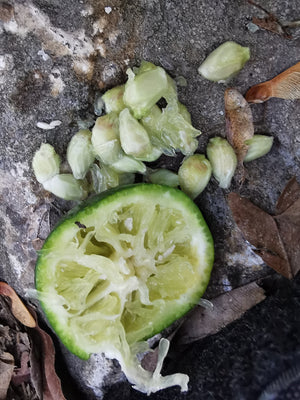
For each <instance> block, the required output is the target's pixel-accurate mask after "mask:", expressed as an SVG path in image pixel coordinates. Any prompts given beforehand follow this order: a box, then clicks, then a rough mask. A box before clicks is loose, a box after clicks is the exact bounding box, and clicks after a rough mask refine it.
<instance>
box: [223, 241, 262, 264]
mask: <svg viewBox="0 0 300 400" xmlns="http://www.w3.org/2000/svg"><path fill="white" fill-rule="evenodd" d="M224 261H225V263H226V264H227V265H237V264H240V265H243V266H244V267H247V268H253V267H257V266H260V265H263V264H264V262H263V260H262V258H261V257H259V256H258V255H257V254H255V253H254V251H252V249H251V247H250V243H249V246H247V247H246V246H245V247H244V248H243V249H242V251H240V252H237V253H227V254H226V255H225V260H224Z"/></svg>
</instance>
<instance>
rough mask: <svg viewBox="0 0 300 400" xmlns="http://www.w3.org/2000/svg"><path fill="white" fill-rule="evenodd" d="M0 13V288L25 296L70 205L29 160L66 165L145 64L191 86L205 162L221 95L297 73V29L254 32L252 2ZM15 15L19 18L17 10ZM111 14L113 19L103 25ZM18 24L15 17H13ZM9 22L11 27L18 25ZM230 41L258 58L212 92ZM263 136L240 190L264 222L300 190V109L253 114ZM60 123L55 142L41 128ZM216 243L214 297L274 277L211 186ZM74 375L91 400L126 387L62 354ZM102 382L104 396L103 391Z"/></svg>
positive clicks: (55, 5)
mask: <svg viewBox="0 0 300 400" xmlns="http://www.w3.org/2000/svg"><path fill="white" fill-rule="evenodd" d="M263 3H264V4H263V5H264V8H266V9H268V10H270V11H271V12H273V13H274V14H276V15H277V16H278V18H279V19H280V20H295V19H297V18H299V4H298V1H297V0H292V1H289V2H287V1H286V2H282V1H279V0H275V1H271V0H267V1H265V2H263ZM6 4H8V6H7V5H6V6H5V7H4V8H3V7H2V6H1V7H0V19H1V21H2V22H1V25H0V48H1V54H0V90H1V99H0V104H1V142H0V149H1V159H0V167H1V169H0V196H1V208H0V221H1V231H0V234H1V244H0V254H1V261H2V262H1V266H0V277H1V279H3V280H6V281H7V282H8V283H9V284H11V285H12V286H13V287H14V288H15V289H16V290H17V291H18V293H19V294H20V295H22V296H24V295H25V294H26V292H27V290H28V289H32V288H33V287H34V266H35V261H36V257H37V253H36V250H38V249H39V248H40V247H41V245H42V242H43V240H44V239H45V238H46V237H47V235H48V234H49V232H50V230H51V229H52V227H53V226H54V224H55V223H56V222H57V221H58V220H59V218H60V217H61V216H62V214H63V213H65V212H66V211H67V210H68V209H70V208H71V207H72V206H73V205H74V204H73V203H70V202H64V201H60V200H57V199H55V198H54V197H53V196H51V195H49V194H47V193H46V192H45V191H44V190H43V189H42V187H41V186H40V185H39V184H38V183H37V182H36V181H35V179H34V176H33V174H32V170H31V160H32V157H33V154H34V152H35V151H36V149H37V148H38V147H39V146H40V144H41V142H48V143H50V144H52V145H54V147H55V148H56V150H57V152H58V153H59V154H60V155H61V157H62V158H63V159H65V153H66V147H67V144H68V142H69V140H70V138H71V136H72V135H73V134H74V133H75V132H76V130H77V127H78V125H77V121H79V120H90V119H91V116H92V117H93V118H96V116H94V114H93V110H94V109H93V107H94V96H95V93H98V92H99V91H104V90H105V89H106V88H109V87H112V86H113V85H116V84H119V83H121V82H124V81H125V71H126V68H127V66H128V65H130V66H134V65H136V64H137V63H138V62H139V61H140V60H142V59H146V60H149V61H152V62H154V63H156V64H159V65H161V66H163V67H164V68H166V69H167V71H168V72H169V73H170V75H171V76H172V77H174V78H175V77H178V76H183V77H184V78H185V79H186V81H187V86H181V87H179V89H178V91H179V98H180V100H181V101H182V102H183V103H184V104H186V105H187V107H188V109H189V110H190V112H191V114H192V120H193V123H194V125H195V127H196V128H199V129H201V131H202V132H203V134H202V135H201V136H200V138H199V147H198V150H199V152H205V148H206V145H207V142H208V140H209V138H210V137H213V136H217V135H223V136H224V134H225V121H224V101H223V96H224V90H225V88H226V87H229V86H234V87H236V88H238V89H239V90H240V91H241V92H242V93H245V92H246V90H247V89H248V88H249V87H250V86H252V85H254V84H256V83H259V82H261V81H264V80H267V79H270V78H272V77H274V76H275V75H276V74H278V73H280V72H282V71H283V70H284V69H286V68H288V67H290V66H291V65H293V64H295V63H296V62H297V61H299V50H300V29H299V28H294V29H291V30H290V32H291V34H292V35H293V38H292V39H291V40H287V39H285V38H283V37H281V36H279V35H275V34H272V33H270V32H267V31H264V30H262V29H259V30H258V31H256V32H251V31H249V29H248V28H247V26H248V24H249V22H250V21H251V18H252V16H258V17H264V16H265V15H264V13H263V12H262V11H261V10H259V9H257V8H255V7H254V6H252V5H250V4H249V3H247V2H246V1H242V0H239V1H232V0H231V1H230V0H226V1H223V2H220V1H216V0H204V1H201V2H198V1H193V0H185V1H183V2H182V1H181V2H180V1H177V0H176V1H171V0H131V1H125V2H124V1H121V0H109V1H103V0H100V1H99V0H73V1H72V2H62V1H57V0H32V1H29V0H26V1H21V0H20V1H18V0H15V1H12V0H7V1H6ZM9 5H11V6H13V9H14V10H13V12H12V9H11V7H9ZM105 7H111V9H112V11H111V12H110V13H109V14H107V13H106V12H105ZM12 16H13V17H12ZM11 17H12V18H11ZM226 40H233V41H236V42H238V43H240V44H241V45H244V46H249V47H250V51H251V58H250V60H249V62H248V63H247V64H246V65H245V67H244V69H243V70H242V71H241V72H240V73H239V74H238V75H237V76H236V77H235V78H234V79H233V80H232V81H230V82H228V83H226V84H217V83H212V82H209V81H207V80H205V79H204V78H202V77H201V76H200V75H199V74H198V73H197V68H198V67H199V65H200V64H201V63H202V61H203V60H204V59H205V58H206V56H207V55H208V54H209V53H210V52H211V51H212V50H214V49H215V48H216V47H217V46H219V45H220V44H221V43H223V42H224V41H226ZM252 110H253V114H254V122H255V131H256V133H265V134H269V135H273V136H274V138H275V140H274V146H273V149H272V151H271V152H270V153H269V154H268V155H266V156H265V157H263V158H261V159H259V160H256V161H253V162H251V163H249V164H247V179H246V182H245V184H244V186H243V187H242V188H239V186H238V185H237V184H236V183H235V182H233V185H232V187H231V188H230V190H237V191H239V192H240V193H241V194H242V195H245V196H247V197H249V198H250V199H251V200H252V201H253V202H254V203H256V204H257V205H259V206H260V207H262V208H263V209H265V210H266V211H268V212H272V211H274V206H275V202H276V199H277V198H278V196H279V194H280V192H281V190H282V189H283V187H284V186H285V184H286V182H287V181H288V180H289V178H291V177H292V176H293V175H295V176H297V177H298V179H299V178H300V167H299V165H300V163H299V161H300V114H299V100H297V101H284V100H280V99H271V100H269V101H268V102H267V103H265V104H259V105H253V106H252ZM53 120H59V121H61V122H62V123H61V125H60V126H58V127H56V128H55V129H53V130H42V129H39V128H38V127H37V126H36V124H37V122H46V123H49V122H51V121H53ZM181 160H182V157H181V156H180V155H178V157H176V158H174V159H168V158H167V157H163V158H162V159H161V160H160V161H159V162H158V164H157V165H158V166H168V167H169V168H171V169H174V170H176V169H177V168H178V166H179V164H180V162H181ZM196 202H197V204H198V205H199V207H200V209H201V210H202V212H203V214H204V216H205V218H206V220H207V222H208V225H209V227H210V229H211V231H212V234H213V236H214V239H215V250H216V262H215V266H214V270H213V274H212V279H211V283H210V285H209V287H208V289H207V293H206V297H207V298H211V297H215V296H217V295H218V294H220V293H222V292H224V291H227V290H231V288H234V287H237V286H240V285H243V284H246V283H248V282H250V281H253V280H256V279H258V278H261V277H264V276H266V275H268V274H270V272H271V270H270V269H269V268H268V267H267V266H266V265H264V264H263V262H262V260H261V259H260V258H259V257H257V256H256V255H255V254H254V252H253V251H252V250H251V247H250V245H249V243H246V242H245V241H244V239H243V238H242V236H241V233H240V232H239V231H238V229H237V228H236V226H235V225H234V223H233V220H232V218H231V215H230V212H229V210H228V206H227V203H226V191H223V190H222V189H220V188H219V187H218V186H217V184H216V182H215V181H214V180H212V181H211V182H210V184H209V186H208V187H207V189H206V191H205V192H204V193H203V194H201V195H200V196H199V198H197V200H196ZM63 359H64V360H65V361H66V364H67V366H68V369H69V371H70V373H71V374H72V375H73V376H74V377H75V378H76V380H77V381H78V382H79V384H80V386H81V387H82V388H85V389H84V390H85V391H86V392H87V391H89V392H90V393H91V394H90V395H89V396H90V397H89V398H91V399H93V398H101V396H102V386H103V385H104V384H105V385H107V384H108V382H109V381H110V380H111V381H113V382H115V381H116V380H118V379H123V378H124V377H123V375H122V374H121V373H120V371H119V370H118V368H115V366H114V363H113V362H110V361H107V360H104V359H103V358H101V357H100V356H97V357H96V356H95V357H93V358H92V359H91V360H90V361H89V362H82V361H77V360H76V358H75V357H74V356H72V355H70V353H69V352H68V351H67V350H65V349H63ZM96 380H97V384H96V383H95V382H96Z"/></svg>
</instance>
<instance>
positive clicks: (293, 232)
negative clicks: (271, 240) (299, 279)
mask: <svg viewBox="0 0 300 400" xmlns="http://www.w3.org/2000/svg"><path fill="white" fill-rule="evenodd" d="M274 218H275V221H276V222H277V225H278V230H279V234H280V237H281V239H282V242H283V244H284V247H285V249H286V252H287V255H288V259H289V262H290V265H291V269H292V273H293V275H294V276H295V275H297V273H298V272H299V271H300V262H299V260H300V198H298V200H296V201H295V202H294V203H293V204H292V205H291V206H290V207H288V208H287V209H286V210H285V211H284V212H283V213H281V214H280V215H277V216H275V217H274Z"/></svg>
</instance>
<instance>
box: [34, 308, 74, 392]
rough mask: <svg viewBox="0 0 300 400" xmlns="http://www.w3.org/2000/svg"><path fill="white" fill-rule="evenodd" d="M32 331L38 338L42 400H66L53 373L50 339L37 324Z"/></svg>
mask: <svg viewBox="0 0 300 400" xmlns="http://www.w3.org/2000/svg"><path fill="white" fill-rule="evenodd" d="M29 310H30V312H31V313H32V315H33V316H34V319H35V320H36V321H37V316H36V313H35V311H34V310H33V308H32V307H29ZM34 331H35V332H36V333H37V335H36V336H35V337H36V339H37V338H39V339H38V340H39V350H40V351H39V355H40V358H41V362H42V373H43V400H66V399H65V397H64V395H63V393H62V390H61V383H60V379H59V377H58V376H57V375H56V372H55V366H54V363H55V349H54V345H53V342H52V339H51V337H50V336H49V335H48V334H47V333H46V332H45V331H44V330H43V329H41V328H40V327H39V326H38V324H36V327H35V329H34Z"/></svg>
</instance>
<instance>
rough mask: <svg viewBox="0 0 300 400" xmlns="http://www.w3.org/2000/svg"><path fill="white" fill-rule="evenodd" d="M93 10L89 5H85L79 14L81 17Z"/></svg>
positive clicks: (91, 12) (86, 15)
mask: <svg viewBox="0 0 300 400" xmlns="http://www.w3.org/2000/svg"><path fill="white" fill-rule="evenodd" d="M93 12H94V9H93V7H92V6H91V5H88V6H86V7H85V8H84V9H83V10H81V11H80V14H81V15H82V16H83V17H88V16H89V15H92V14H93Z"/></svg>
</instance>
